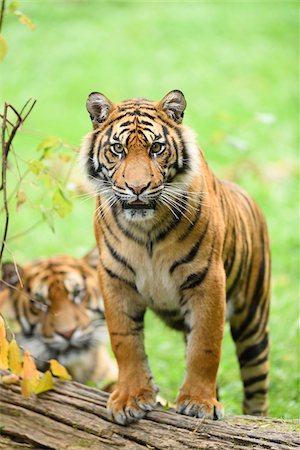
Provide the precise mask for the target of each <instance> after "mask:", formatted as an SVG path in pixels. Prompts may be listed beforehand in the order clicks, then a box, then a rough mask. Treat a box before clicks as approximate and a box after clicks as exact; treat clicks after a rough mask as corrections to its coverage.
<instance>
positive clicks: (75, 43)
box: [0, 0, 300, 417]
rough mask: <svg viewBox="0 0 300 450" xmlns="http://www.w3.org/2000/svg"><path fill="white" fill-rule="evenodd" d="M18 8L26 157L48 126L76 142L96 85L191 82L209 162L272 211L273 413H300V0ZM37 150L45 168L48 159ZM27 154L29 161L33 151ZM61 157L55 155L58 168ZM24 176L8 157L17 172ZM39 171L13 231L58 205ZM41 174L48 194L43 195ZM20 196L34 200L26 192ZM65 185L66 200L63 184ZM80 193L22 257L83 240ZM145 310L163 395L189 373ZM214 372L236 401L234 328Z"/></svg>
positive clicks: (191, 102) (17, 89)
mask: <svg viewBox="0 0 300 450" xmlns="http://www.w3.org/2000/svg"><path fill="white" fill-rule="evenodd" d="M20 9H21V10H22V11H24V14H25V15H26V16H28V17H30V18H32V20H33V22H34V24H35V26H36V30H35V31H34V32H33V33H32V32H29V31H28V29H26V27H22V26H20V24H19V23H18V22H17V21H16V18H15V17H14V16H13V15H12V14H10V15H7V18H6V22H5V24H4V28H3V34H4V35H5V38H6V40H7V42H8V43H9V50H8V52H7V55H6V57H5V60H4V62H3V64H2V66H1V70H2V72H1V78H2V83H1V92H0V97H1V98H2V99H3V100H9V101H11V102H12V103H13V104H15V105H21V104H23V103H24V101H25V100H26V99H27V98H28V97H29V96H32V97H34V98H37V99H38V103H37V105H36V107H35V109H34V111H33V113H32V116H31V117H30V122H28V124H27V125H26V126H25V127H24V128H23V130H22V133H20V134H19V136H18V137H17V139H16V143H15V148H16V150H17V151H18V154H19V155H21V156H22V158H23V160H24V161H30V160H31V159H33V160H36V161H39V157H40V156H41V155H42V154H43V150H40V152H41V153H38V152H37V151H36V148H37V147H38V145H39V142H41V141H43V140H44V139H47V137H48V136H59V137H60V140H61V142H62V143H63V144H62V147H61V150H59V152H60V153H59V154H60V155H63V154H64V152H65V150H66V149H67V147H66V146H67V145H70V150H71V149H72V148H75V147H77V146H78V145H79V142H80V139H81V138H82V136H84V135H85V134H86V133H87V132H88V131H89V130H90V122H89V118H88V115H87V113H86V111H85V100H86V97H87V95H88V94H89V93H90V92H92V91H95V90H99V91H100V92H103V93H104V94H105V95H107V96H108V97H109V98H111V100H112V101H115V100H120V99H126V98H130V97H147V98H150V99H153V100H159V99H160V98H162V97H163V95H164V94H165V93H166V92H168V91H169V90H171V89H176V88H178V89H180V90H182V91H183V92H184V93H185V96H186V98H187V103H188V108H187V112H186V115H185V123H186V124H187V125H189V126H191V127H192V128H194V129H195V131H196V132H197V134H198V135H199V141H200V143H201V146H202V147H203V148H204V151H205V154H206V158H207V160H208V162H209V164H210V165H211V167H212V168H213V170H214V171H215V172H216V173H217V174H218V175H219V176H220V177H227V178H230V179H231V180H233V181H235V182H237V183H239V184H240V185H242V186H243V187H244V188H245V189H246V190H248V191H249V193H251V195H252V196H253V197H254V198H255V199H256V200H257V202H258V203H259V204H260V206H261V208H262V209H263V211H264V213H265V215H266V217H267V221H268V224H269V230H270V236H271V242H272V254H273V288H272V308H271V321H270V332H271V385H270V391H271V396H270V414H271V415H272V416H279V417H297V416H298V414H299V397H298V395H299V390H298V387H299V378H298V377H299V353H298V344H299V324H298V317H299V306H298V299H299V279H300V276H299V264H298V256H299V243H298V233H297V231H298V229H299V195H298V187H299V164H298V163H299V161H298V124H297V122H296V120H297V116H298V99H299V92H298V89H299V88H298V59H299V56H298V44H297V42H298V34H299V29H298V12H299V11H298V4H297V3H296V2H288V1H276V2H273V1H261V2H260V1H257V2H248V1H236V2H233V3H232V2H227V1H224V2H189V1H183V2H170V1H164V2H151V1H149V2H135V1H131V2H126V1H118V2H116V1H98V2H97V1H94V2H91V1H88V0H81V1H71V0H68V1H60V2H55V3H54V2H52V1H47V0H46V1H44V2H43V4H41V2H39V1H36V0H34V1H28V2H27V1H23V2H21V6H20ZM56 151H57V150H55V149H53V155H54V154H56ZM73 156H74V155H73ZM74 158H76V156H74ZM51 161H52V159H51ZM72 161H73V159H72ZM41 162H42V164H43V165H44V167H43V171H44V170H45V171H46V173H43V175H45V177H46V179H47V176H48V175H49V173H48V171H49V170H50V168H49V166H48V164H50V159H48V158H47V157H45V158H43V159H42V161H41ZM20 166H21V168H22V169H24V170H29V169H28V165H27V166H26V165H25V164H23V163H20ZM67 166H68V164H63V163H61V162H60V159H59V158H57V163H56V164H55V165H54V166H51V167H52V168H51V174H52V175H53V174H55V175H56V170H57V167H58V168H61V167H65V168H66V167H67ZM37 170H38V169H37ZM52 175H49V176H50V179H51V180H52V178H51V176H52ZM16 176H17V168H16V166H15V163H14V162H13V161H12V166H11V177H10V179H9V183H10V186H12V185H13V182H14V180H15V179H16ZM73 176H74V178H75V180H76V181H75V183H74V184H75V185H76V183H77V182H79V183H80V182H81V175H80V174H79V172H76V171H73V173H72V174H71V178H70V181H69V182H67V183H66V188H67V198H68V199H69V198H70V197H71V195H70V192H69V188H70V189H71V190H72V186H73V181H72V177H73ZM36 177H37V175H35V174H34V173H32V172H30V174H29V175H28V178H27V179H26V183H25V181H24V183H25V184H24V185H23V188H22V190H23V192H21V193H19V202H21V205H20V207H19V209H18V211H16V212H15V214H14V215H13V223H14V229H13V230H11V234H14V235H16V234H18V233H20V232H22V230H24V226H25V225H26V227H28V228H29V227H30V225H31V224H33V223H35V222H36V221H38V220H39V219H40V217H41V210H40V208H39V207H34V208H32V205H37V204H40V205H41V199H42V197H45V204H46V207H47V208H50V209H51V208H52V206H53V205H52V199H53V195H54V192H57V190H58V186H57V184H56V183H54V182H53V181H50V180H49V179H48V181H46V180H45V181H43V183H44V184H43V187H42V185H40V183H37V178H36ZM63 179H64V178H63ZM47 182H49V183H50V187H49V195H48V193H47V195H46V194H45V195H44V194H43V193H44V190H45V185H47V184H46V183H47ZM51 183H52V184H51ZM70 185H71V186H70ZM46 190H47V189H46ZM50 191H51V193H50ZM24 196H25V197H26V199H27V198H29V199H30V201H26V202H25V203H23V204H22V201H23V200H22V199H24ZM57 197H58V198H59V201H61V198H60V193H59V194H58V196H57ZM57 200H58V199H57ZM83 200H84V201H83ZM55 201H56V200H55ZM59 201H58V203H59ZM14 202H16V203H17V198H15V199H14ZM73 204H74V207H73V210H72V211H71V212H70V213H69V214H68V215H67V217H65V218H60V217H59V215H58V214H57V212H58V211H56V212H54V211H52V210H51V219H49V222H51V220H52V221H53V226H54V224H55V234H52V232H51V231H49V230H48V227H47V225H45V223H44V222H43V223H42V225H41V226H40V227H39V228H35V229H33V231H32V232H31V233H30V234H28V235H26V236H23V237H20V238H16V239H14V240H11V241H9V242H8V243H9V248H10V251H11V252H13V254H14V255H15V257H16V259H17V260H19V261H20V262H23V261H26V260H29V259H31V258H35V257H39V256H46V255H51V254H55V253H58V252H60V253H70V254H72V255H74V256H81V255H82V254H84V252H85V251H86V250H87V249H88V248H89V247H90V246H92V245H93V243H94V238H93V226H92V215H93V208H94V202H93V201H90V200H87V201H85V199H80V198H77V199H73ZM146 322H147V324H146V325H147V326H146V346H147V351H148V353H149V360H150V364H151V367H152V369H153V372H154V375H155V379H156V382H157V384H158V385H159V386H160V387H161V395H162V396H165V397H167V398H168V399H169V400H174V398H175V396H176V391H177V390H178V387H179V386H180V383H181V381H182V378H183V374H184V344H183V342H182V338H181V336H180V335H179V334H177V333H174V332H172V331H169V330H167V329H166V327H165V326H164V325H162V324H161V322H160V321H158V319H156V318H154V317H153V315H152V314H151V313H149V314H147V317H146ZM219 378H220V380H219V382H220V386H221V396H222V400H223V403H224V405H225V408H226V411H227V412H228V413H239V412H240V398H241V383H240V381H239V374H238V366H237V363H236V360H235V355H234V347H233V344H232V341H231V338H230V335H229V332H228V330H227V331H226V334H225V339H224V345H223V358H222V364H221V368H220V377H219Z"/></svg>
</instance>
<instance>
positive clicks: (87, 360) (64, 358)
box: [0, 251, 117, 391]
mask: <svg viewBox="0 0 300 450" xmlns="http://www.w3.org/2000/svg"><path fill="white" fill-rule="evenodd" d="M96 258H97V257H96ZM94 260H95V251H92V252H90V253H89V254H88V255H86V256H85V257H84V258H74V257H71V256H66V255H63V256H53V257H50V258H42V259H39V260H36V261H32V262H29V263H27V264H24V265H23V266H20V265H17V266H16V265H15V264H14V263H12V262H6V263H4V264H3V266H2V277H1V282H0V287H1V296H0V298H1V299H2V301H0V312H1V314H2V315H3V316H4V318H5V319H7V323H8V324H11V328H12V329H16V340H17V342H18V344H19V345H20V346H21V348H22V349H23V350H29V351H30V353H31V354H32V355H33V356H34V358H35V361H36V363H37V368H38V369H39V370H41V371H45V370H47V368H48V367H49V360H50V359H56V360H57V361H58V362H60V363H61V364H62V365H63V366H64V367H65V368H66V369H67V370H68V372H69V373H70V374H71V376H72V378H73V379H74V380H76V381H79V382H81V383H86V382H92V383H93V384H96V386H99V387H101V388H102V389H105V390H108V391H111V390H112V389H113V386H114V382H115V381H116V379H117V367H116V364H115V362H114V361H113V359H112V357H111V356H110V355H109V352H108V348H107V341H108V333H107V327H106V322H105V316H104V307H103V300H102V296H101V292H100V288H99V285H98V277H97V270H96V268H95V267H94V263H93V261H94Z"/></svg>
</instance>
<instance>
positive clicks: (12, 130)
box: [0, 99, 36, 265]
mask: <svg viewBox="0 0 300 450" xmlns="http://www.w3.org/2000/svg"><path fill="white" fill-rule="evenodd" d="M35 103H36V100H32V99H29V100H28V101H27V102H26V103H25V105H24V106H23V108H22V109H21V111H20V112H18V111H17V110H16V109H15V108H14V107H13V106H12V105H11V104H10V103H8V102H5V103H4V110H3V114H1V115H0V116H1V118H2V126H1V148H2V170H1V185H0V191H3V202H4V210H5V225H4V231H3V236H2V244H1V250H0V265H1V261H2V257H3V251H4V248H5V245H6V238H7V232H8V224H9V210H8V202H7V161H8V155H9V152H10V151H11V148H12V144H13V140H14V138H15V136H16V133H17V131H18V130H19V128H20V127H21V126H22V124H23V123H24V122H25V120H26V119H27V117H28V116H29V114H30V113H31V111H32V109H33V107H34V105H35ZM10 111H11V112H12V113H13V114H14V116H15V119H14V122H13V121H11V120H9V119H8V114H9V112H10Z"/></svg>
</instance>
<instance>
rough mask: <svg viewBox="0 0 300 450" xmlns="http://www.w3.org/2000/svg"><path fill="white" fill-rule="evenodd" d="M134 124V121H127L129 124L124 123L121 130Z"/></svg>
mask: <svg viewBox="0 0 300 450" xmlns="http://www.w3.org/2000/svg"><path fill="white" fill-rule="evenodd" d="M132 124H133V120H127V122H123V123H121V124H120V128H123V127H128V126H130V125H132Z"/></svg>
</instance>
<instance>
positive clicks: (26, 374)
mask: <svg viewBox="0 0 300 450" xmlns="http://www.w3.org/2000/svg"><path fill="white" fill-rule="evenodd" d="M22 377H23V379H22V381H21V391H22V395H23V396H24V397H30V395H31V394H33V393H34V391H35V389H36V387H37V385H38V382H39V378H40V376H39V373H38V370H37V368H36V366H35V362H34V361H33V359H32V358H31V356H30V353H29V352H28V351H26V352H25V354H24V362H23V370H22Z"/></svg>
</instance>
